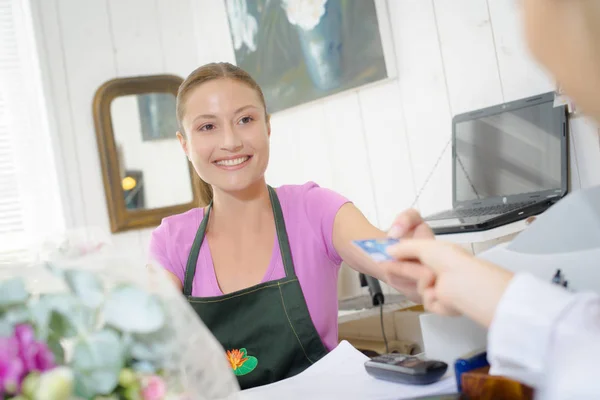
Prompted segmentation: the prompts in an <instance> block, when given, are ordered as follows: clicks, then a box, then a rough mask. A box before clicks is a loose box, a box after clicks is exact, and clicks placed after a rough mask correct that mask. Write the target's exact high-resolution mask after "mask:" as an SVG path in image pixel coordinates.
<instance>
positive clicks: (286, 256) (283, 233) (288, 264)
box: [269, 186, 296, 278]
mask: <svg viewBox="0 0 600 400" xmlns="http://www.w3.org/2000/svg"><path fill="white" fill-rule="evenodd" d="M269 197H270V198H271V207H272V208H273V216H274V217H275V229H276V231H277V240H278V241H279V250H280V252H281V259H282V260H283V268H284V270H285V276H286V277H288V278H289V277H294V276H296V272H295V271H294V261H293V259H292V250H291V249H290V241H289V240H288V235H287V230H286V229H285V221H284V219H283V211H282V210H281V204H280V203H279V198H278V197H277V193H276V192H275V189H273V188H272V187H271V186H269Z"/></svg>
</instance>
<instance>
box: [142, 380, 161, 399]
mask: <svg viewBox="0 0 600 400" xmlns="http://www.w3.org/2000/svg"><path fill="white" fill-rule="evenodd" d="M166 393H167V387H166V385H165V382H164V381H163V380H162V378H161V377H160V376H156V375H152V376H150V377H148V378H147V379H145V380H144V385H143V388H142V398H143V399H144V400H162V399H163V398H164V397H165V394H166Z"/></svg>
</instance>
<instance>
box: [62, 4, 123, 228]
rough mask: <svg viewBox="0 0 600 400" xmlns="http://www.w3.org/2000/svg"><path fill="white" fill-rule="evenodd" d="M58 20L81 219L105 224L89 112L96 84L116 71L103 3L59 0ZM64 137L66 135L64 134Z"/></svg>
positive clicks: (101, 189)
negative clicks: (79, 180)
mask: <svg viewBox="0 0 600 400" xmlns="http://www.w3.org/2000/svg"><path fill="white" fill-rule="evenodd" d="M58 12H59V15H60V17H59V23H60V26H61V30H62V47H63V50H64V62H65V70H66V76H67V80H66V82H65V83H66V87H67V90H68V96H69V103H67V104H65V105H64V107H68V108H69V109H70V114H71V116H70V118H71V121H72V128H73V136H72V139H74V141H75V148H74V149H73V150H74V151H75V152H76V153H77V158H78V162H79V165H78V166H77V168H78V169H79V171H80V172H79V173H80V174H81V182H82V187H81V190H82V200H83V204H84V206H85V220H84V221H81V222H79V224H80V226H81V225H87V226H98V227H101V228H104V229H107V228H108V217H107V214H108V213H107V209H106V203H105V200H104V187H103V185H102V178H101V173H100V168H99V166H100V160H99V156H98V148H97V146H96V137H95V134H94V125H93V118H92V100H93V96H94V93H95V91H96V89H97V88H98V87H99V86H100V85H101V84H102V83H104V82H105V81H106V80H107V79H110V78H111V77H114V76H115V72H116V71H115V67H114V63H113V46H112V42H111V32H110V24H109V16H108V9H107V3H106V2H104V1H85V2H83V1H77V0H61V1H59V2H58ZM67 140H68V139H67Z"/></svg>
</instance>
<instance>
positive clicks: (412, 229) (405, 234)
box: [388, 208, 435, 239]
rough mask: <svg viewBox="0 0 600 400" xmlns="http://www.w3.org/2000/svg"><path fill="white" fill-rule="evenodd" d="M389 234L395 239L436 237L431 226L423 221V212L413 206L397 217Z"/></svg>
mask: <svg viewBox="0 0 600 400" xmlns="http://www.w3.org/2000/svg"><path fill="white" fill-rule="evenodd" d="M388 235H389V236H390V237H392V238H395V239H406V238H415V239H433V238H434V237H435V235H434V234H433V231H432V230H431V228H430V227H429V226H428V225H427V224H426V223H425V221H423V218H422V217H421V214H419V212H418V211H417V210H415V209H413V208H411V209H409V210H406V211H404V212H402V213H400V214H399V215H398V216H397V217H396V220H395V221H394V223H393V224H392V227H391V228H390V230H389V231H388Z"/></svg>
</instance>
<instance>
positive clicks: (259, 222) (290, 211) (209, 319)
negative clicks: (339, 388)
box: [150, 63, 419, 389]
mask: <svg viewBox="0 0 600 400" xmlns="http://www.w3.org/2000/svg"><path fill="white" fill-rule="evenodd" d="M177 117H178V121H179V125H180V131H179V132H178V133H177V137H178V138H179V141H180V143H181V146H182V148H183V150H184V152H185V154H186V155H187V157H188V158H189V160H190V161H191V163H192V165H193V166H194V169H195V171H196V172H197V174H198V176H199V177H200V178H201V180H202V182H201V194H202V197H203V199H202V200H203V203H204V204H203V205H204V206H205V207H202V208H194V209H192V210H190V211H188V212H185V213H183V214H179V215H174V216H171V217H168V218H165V219H163V221H162V223H161V225H160V226H159V227H158V228H156V229H155V230H154V231H153V233H152V238H151V243H150V255H151V257H152V258H153V260H154V261H156V262H158V263H159V264H160V265H161V266H162V267H164V268H165V269H166V270H167V271H168V274H169V277H170V278H171V279H172V280H173V282H174V283H175V285H177V287H178V288H179V289H180V290H182V291H183V293H184V295H185V296H186V297H187V298H188V299H189V302H190V303H191V305H192V307H193V308H194V309H195V311H196V312H197V314H198V316H199V317H200V318H201V319H202V321H203V322H204V323H205V324H206V325H207V327H208V328H209V329H210V330H211V332H212V333H213V334H214V335H215V337H216V338H217V339H218V340H219V342H220V343H221V344H222V345H223V347H224V348H225V350H226V353H227V357H228V359H229V361H230V363H231V366H232V369H233V371H234V373H235V375H236V376H237V377H238V381H239V383H240V386H241V388H242V389H245V388H250V387H254V386H259V385H263V384H267V383H271V382H275V381H278V380H281V379H283V378H286V377H290V376H292V375H295V374H297V373H299V372H301V371H302V370H304V369H305V368H307V367H308V366H310V365H311V364H312V363H314V362H315V361H317V360H319V359H320V358H321V357H323V356H324V355H325V354H326V353H327V352H328V351H329V350H331V349H333V348H334V347H335V346H336V345H337V340H338V335H337V333H338V332H337V327H338V298H337V278H338V271H339V267H340V264H341V262H342V261H345V262H346V263H347V264H348V265H349V266H351V267H352V268H354V269H356V270H357V271H359V272H362V273H365V274H367V275H370V276H373V277H375V278H378V279H383V269H382V268H381V266H380V265H378V264H376V263H374V262H373V261H371V259H370V258H368V257H367V256H365V255H363V254H362V253H361V252H360V251H359V250H358V249H356V248H355V247H354V245H353V244H352V241H353V240H354V239H363V238H385V237H387V234H386V233H385V232H383V231H381V230H379V229H378V228H376V227H374V226H373V225H371V224H370V223H369V222H368V220H367V219H366V218H365V217H364V216H363V214H362V213H361V212H360V211H359V210H358V209H357V208H356V207H355V206H354V205H353V204H352V203H351V202H349V201H348V200H347V199H346V198H344V197H343V196H341V195H339V194H338V193H335V192H333V191H331V190H328V189H325V188H321V187H319V186H318V185H316V184H315V183H311V182H309V183H306V184H303V185H284V186H281V187H278V188H276V189H275V188H272V187H270V186H268V185H267V184H266V181H265V170H266V168H267V164H268V161H269V139H270V135H271V124H270V120H269V114H268V113H267V108H266V105H265V100H264V97H263V93H262V91H261V89H260V87H259V86H258V85H257V83H256V82H255V81H254V80H253V79H252V78H251V77H250V76H249V75H248V74H247V73H246V72H245V71H243V70H242V69H240V68H238V67H236V66H234V65H231V64H228V63H219V64H208V65H204V66H202V67H200V68H198V69H197V70H195V71H194V72H192V73H191V74H190V75H189V76H188V77H187V78H186V80H185V81H184V82H183V83H182V84H181V86H180V88H179V92H178V96H177ZM306 162H311V161H310V158H307V160H306ZM415 282H416V277H413V278H412V279H406V280H405V281H402V280H401V281H397V282H396V288H397V289H399V290H401V291H403V292H404V293H405V294H406V295H407V297H409V298H411V299H413V300H417V301H418V300H419V297H418V295H417V293H416V284H415ZM403 283H404V284H403ZM190 334H192V333H190Z"/></svg>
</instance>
